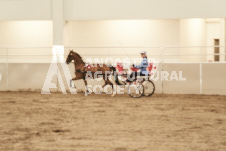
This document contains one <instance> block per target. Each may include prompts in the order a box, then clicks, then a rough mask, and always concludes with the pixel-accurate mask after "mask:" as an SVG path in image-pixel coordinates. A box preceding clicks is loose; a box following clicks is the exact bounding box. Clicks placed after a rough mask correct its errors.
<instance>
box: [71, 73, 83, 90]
mask: <svg viewBox="0 0 226 151" xmlns="http://www.w3.org/2000/svg"><path fill="white" fill-rule="evenodd" d="M81 79H83V75H82V74H81V73H79V72H75V77H74V78H72V79H71V80H70V87H72V83H73V81H74V80H81ZM74 88H76V86H75V85H74Z"/></svg>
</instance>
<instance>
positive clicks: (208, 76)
mask: <svg viewBox="0 0 226 151" xmlns="http://www.w3.org/2000/svg"><path fill="white" fill-rule="evenodd" d="M202 68H203V70H202V71H203V72H202V74H203V75H202V86H203V93H204V94H220V95H226V70H225V69H226V63H214V64H209V63H204V64H203V67H202Z"/></svg>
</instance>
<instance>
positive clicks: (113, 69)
mask: <svg viewBox="0 0 226 151" xmlns="http://www.w3.org/2000/svg"><path fill="white" fill-rule="evenodd" d="M110 69H111V71H113V75H114V77H115V82H116V84H117V85H121V84H120V83H119V81H118V76H117V74H116V69H115V67H113V66H111V67H110Z"/></svg>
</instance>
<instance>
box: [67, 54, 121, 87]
mask: <svg viewBox="0 0 226 151" xmlns="http://www.w3.org/2000/svg"><path fill="white" fill-rule="evenodd" d="M72 60H74V66H75V77H74V78H72V80H80V79H83V80H84V83H85V86H86V91H87V81H86V78H87V74H88V73H91V76H92V77H95V76H94V74H95V73H97V72H98V73H99V75H101V76H102V77H103V79H104V81H105V84H104V85H103V87H104V86H106V85H111V86H113V84H118V82H115V80H113V79H111V80H109V75H110V74H111V72H115V68H114V67H112V66H107V65H105V64H103V65H100V64H96V65H95V66H93V65H92V66H86V63H85V62H84V61H83V59H82V57H81V56H80V55H79V54H78V53H76V52H74V51H73V50H70V52H69V54H68V56H67V59H66V63H67V64H69V63H70V62H71V61H72ZM89 75H90V74H89ZM72 80H71V81H72ZM112 88H113V87H112Z"/></svg>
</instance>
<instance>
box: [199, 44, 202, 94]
mask: <svg viewBox="0 0 226 151" xmlns="http://www.w3.org/2000/svg"><path fill="white" fill-rule="evenodd" d="M199 87H200V90H199V91H200V92H199V93H200V94H202V47H200V50H199Z"/></svg>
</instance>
